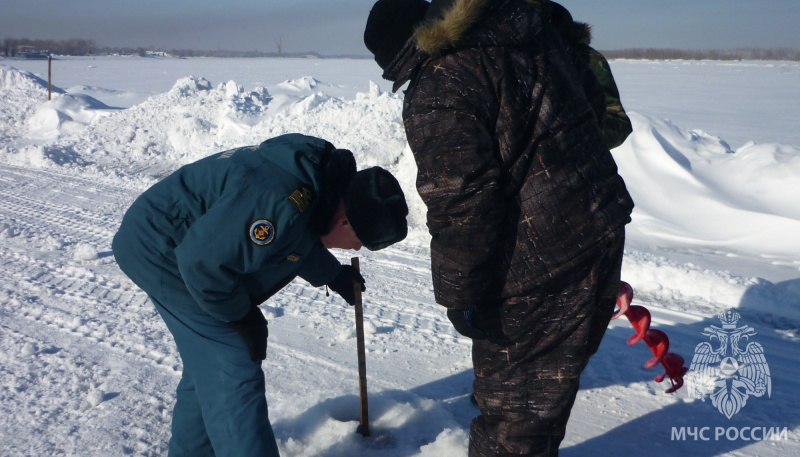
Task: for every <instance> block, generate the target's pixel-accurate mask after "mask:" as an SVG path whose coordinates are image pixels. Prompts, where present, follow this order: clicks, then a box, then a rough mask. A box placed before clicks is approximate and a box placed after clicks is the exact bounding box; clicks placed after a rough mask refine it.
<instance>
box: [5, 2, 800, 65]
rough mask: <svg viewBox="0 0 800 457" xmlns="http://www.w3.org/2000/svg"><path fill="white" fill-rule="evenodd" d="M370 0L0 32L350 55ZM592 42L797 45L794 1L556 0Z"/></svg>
mask: <svg viewBox="0 0 800 457" xmlns="http://www.w3.org/2000/svg"><path fill="white" fill-rule="evenodd" d="M373 3H374V0H338V1H337V0H231V1H221V0H215V1H212V0H113V1H110V0H0V39H3V38H8V37H12V38H21V37H26V38H45V39H67V38H88V39H93V40H95V41H96V42H97V44H98V45H101V46H103V45H109V46H128V47H139V46H142V47H149V46H152V47H156V48H164V49H173V48H190V49H230V50H260V51H275V50H276V49H277V44H276V43H277V41H278V39H280V40H281V42H282V45H283V50H284V51H286V52H301V51H317V52H319V53H322V54H360V55H366V54H367V52H368V51H367V50H366V48H365V47H364V45H363V42H362V33H363V29H364V23H365V21H366V18H367V15H368V13H369V10H370V8H371V7H372V5H373ZM562 4H563V5H564V6H566V7H567V8H568V9H569V10H570V11H571V12H572V14H573V16H574V17H575V19H577V20H581V21H584V22H589V23H591V24H592V25H593V27H594V45H595V47H597V48H598V49H622V48H630V47H639V48H642V47H646V48H650V47H652V48H681V49H730V48H737V47H800V28H798V26H797V24H798V23H800V0H670V1H665V0H605V1H600V0H563V1H562Z"/></svg>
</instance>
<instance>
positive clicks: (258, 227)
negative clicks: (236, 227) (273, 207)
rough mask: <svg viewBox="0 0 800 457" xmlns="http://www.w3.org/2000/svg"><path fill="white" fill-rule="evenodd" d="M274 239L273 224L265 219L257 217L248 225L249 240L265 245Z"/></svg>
mask: <svg viewBox="0 0 800 457" xmlns="http://www.w3.org/2000/svg"><path fill="white" fill-rule="evenodd" d="M274 239H275V226H274V225H272V222H270V221H268V220H266V219H259V220H257V221H255V222H253V224H252V225H251V226H250V241H252V242H253V243H255V244H257V245H259V246H266V245H268V244H270V243H272V240H274Z"/></svg>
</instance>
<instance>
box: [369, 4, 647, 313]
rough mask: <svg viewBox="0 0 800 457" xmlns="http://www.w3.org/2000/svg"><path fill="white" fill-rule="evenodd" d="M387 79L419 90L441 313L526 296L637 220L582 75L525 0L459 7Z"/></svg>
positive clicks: (413, 116)
mask: <svg viewBox="0 0 800 457" xmlns="http://www.w3.org/2000/svg"><path fill="white" fill-rule="evenodd" d="M434 3H436V0H434ZM432 6H433V4H432ZM384 77H385V78H386V79H389V80H392V81H394V82H395V86H394V87H395V90H397V89H398V88H399V87H401V86H402V85H403V84H405V83H406V82H408V81H410V84H409V86H408V89H407V91H406V94H405V103H404V107H403V120H404V123H405V129H406V134H407V137H408V142H409V145H410V146H411V149H412V151H413V152H414V155H415V159H416V162H417V166H418V176H417V188H418V191H419V193H420V196H421V197H422V199H423V201H424V202H425V204H426V205H427V207H428V215H427V218H428V228H429V231H430V233H431V235H432V240H431V268H432V275H433V283H434V293H435V296H436V300H437V302H438V303H440V304H442V305H444V306H446V307H448V308H457V309H466V308H469V307H472V306H475V305H479V304H486V303H497V302H498V300H501V299H505V298H510V297H518V296H524V295H526V294H528V293H530V292H531V291H532V290H534V289H535V288H536V287H537V285H538V284H540V283H541V281H542V280H543V279H546V278H547V277H549V276H551V275H554V274H556V273H558V272H559V270H562V271H563V270H564V269H568V268H570V261H571V260H572V259H574V258H575V257H576V256H577V255H578V254H580V253H581V252H582V251H584V250H586V249H589V248H591V247H593V246H594V245H595V244H596V243H598V241H600V240H601V239H603V238H604V237H606V236H608V235H609V234H610V233H611V232H613V231H615V230H617V229H619V228H620V227H622V226H624V225H625V224H626V223H628V222H629V221H630V216H629V215H630V212H631V210H632V208H633V202H632V201H631V198H630V196H629V195H628V192H627V190H626V189H625V184H624V182H623V181H622V179H621V177H620V176H619V175H618V174H617V167H616V164H615V163H614V160H613V158H612V157H611V154H610V153H609V152H608V149H607V148H606V147H604V146H603V144H602V142H601V139H600V131H599V127H598V123H597V119H596V115H595V113H594V112H593V110H592V108H591V106H590V105H589V103H588V102H587V100H586V97H585V95H584V94H583V88H582V87H581V85H580V83H579V81H578V75H577V72H576V70H575V68H574V66H573V65H572V64H571V63H570V62H569V57H568V56H567V52H566V50H565V49H564V47H563V44H562V42H561V40H560V39H559V38H558V37H557V35H556V32H555V30H554V29H553V28H552V27H544V26H542V22H541V18H540V16H539V15H538V14H537V12H536V11H535V9H534V8H533V7H532V6H531V5H530V4H528V3H526V2H525V1H524V0H500V1H489V0H453V1H452V5H450V6H449V7H448V8H446V9H445V12H444V13H443V14H442V16H441V17H437V18H432V19H430V22H428V23H427V25H426V26H424V27H422V28H419V29H418V30H417V32H416V33H415V36H414V37H413V38H412V39H410V40H409V41H408V42H407V43H406V45H405V47H404V48H403V49H402V50H401V51H400V53H399V54H398V56H397V57H396V58H395V60H394V61H393V62H392V63H391V64H389V66H387V68H386V71H385V73H384Z"/></svg>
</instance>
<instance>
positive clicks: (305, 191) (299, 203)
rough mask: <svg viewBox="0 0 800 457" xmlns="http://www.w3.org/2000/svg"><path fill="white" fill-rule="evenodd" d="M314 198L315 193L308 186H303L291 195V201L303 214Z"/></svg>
mask: <svg viewBox="0 0 800 457" xmlns="http://www.w3.org/2000/svg"><path fill="white" fill-rule="evenodd" d="M312 198H314V193H313V192H312V191H311V189H309V188H308V187H306V186H303V187H301V188H299V189H297V190H296V191H294V192H292V195H289V201H290V202H292V203H294V206H296V207H297V209H298V210H299V211H300V212H301V213H302V212H303V211H305V210H306V208H308V205H310V204H311V199H312Z"/></svg>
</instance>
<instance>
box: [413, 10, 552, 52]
mask: <svg viewBox="0 0 800 457" xmlns="http://www.w3.org/2000/svg"><path fill="white" fill-rule="evenodd" d="M520 7H522V8H526V9H529V10H531V11H532V10H533V9H532V8H531V7H528V5H525V4H520V3H517V2H513V1H511V2H509V1H500V2H493V1H491V0H433V1H432V2H431V6H430V8H428V12H427V14H426V15H425V19H424V20H423V22H422V24H421V25H420V26H419V27H417V29H416V31H415V32H414V42H415V44H416V46H417V48H418V49H419V50H421V51H422V52H424V53H426V54H428V55H430V56H434V57H435V56H438V55H441V54H442V53H444V52H446V51H447V50H448V49H454V48H458V47H461V46H502V45H508V44H514V43H521V42H525V41H528V40H530V39H531V37H532V36H533V35H535V34H536V33H538V31H539V29H540V21H539V20H538V17H536V15H533V16H531V15H530V14H527V15H526V14H523V15H520V14H519V11H516V10H518V9H519V8H520ZM509 18H510V19H509ZM534 18H535V19H534ZM506 21H507V22H506ZM501 29H502V33H498V32H499V31H500V30H501Z"/></svg>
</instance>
